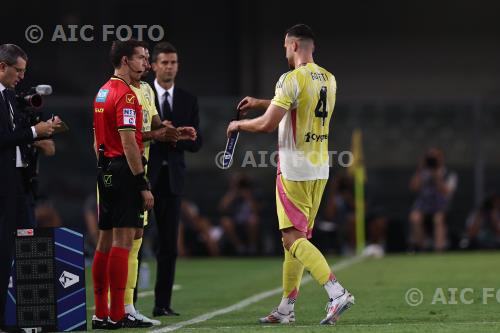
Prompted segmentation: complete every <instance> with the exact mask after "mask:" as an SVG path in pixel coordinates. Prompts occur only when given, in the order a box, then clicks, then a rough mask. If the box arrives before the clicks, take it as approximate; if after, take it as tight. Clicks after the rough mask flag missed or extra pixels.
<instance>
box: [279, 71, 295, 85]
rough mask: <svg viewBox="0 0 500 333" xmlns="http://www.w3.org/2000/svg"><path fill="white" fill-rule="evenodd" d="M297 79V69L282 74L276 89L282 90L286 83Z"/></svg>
mask: <svg viewBox="0 0 500 333" xmlns="http://www.w3.org/2000/svg"><path fill="white" fill-rule="evenodd" d="M295 78H296V70H295V69H294V70H290V71H288V72H285V73H283V74H281V76H280V78H279V79H278V83H276V88H282V87H283V85H284V84H285V83H287V82H289V81H291V80H294V79H295Z"/></svg>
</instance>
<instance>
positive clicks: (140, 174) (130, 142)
mask: <svg viewBox="0 0 500 333" xmlns="http://www.w3.org/2000/svg"><path fill="white" fill-rule="evenodd" d="M119 132H120V139H121V142H122V147H123V153H124V154H125V158H126V159H127V163H128V166H129V168H130V170H131V171H132V174H133V175H134V177H135V178H136V180H137V185H138V188H139V189H140V191H141V196H142V199H143V202H144V209H145V210H149V209H151V208H153V206H154V198H153V194H152V193H151V191H150V190H149V188H148V186H149V185H148V182H147V180H146V178H145V173H144V166H143V165H142V156H141V151H140V150H139V146H138V145H137V142H136V141H135V130H120V131H119ZM141 183H144V186H142V187H141V185H140V184H141Z"/></svg>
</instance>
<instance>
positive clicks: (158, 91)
mask: <svg viewBox="0 0 500 333" xmlns="http://www.w3.org/2000/svg"><path fill="white" fill-rule="evenodd" d="M154 85H155V89H156V96H157V97H158V103H159V105H160V112H161V115H163V102H164V101H165V93H166V92H168V104H170V110H173V109H174V108H173V105H174V85H172V86H171V87H170V89H168V90H165V89H164V88H163V87H162V86H160V84H159V83H158V80H157V79H155V82H154Z"/></svg>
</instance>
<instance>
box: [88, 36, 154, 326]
mask: <svg viewBox="0 0 500 333" xmlns="http://www.w3.org/2000/svg"><path fill="white" fill-rule="evenodd" d="M110 58H111V63H112V64H113V67H114V69H115V71H114V75H113V76H112V77H111V79H110V80H109V81H108V82H106V83H105V84H104V85H103V86H102V87H101V89H99V92H98V93H97V96H96V97H95V100H94V139H95V145H94V149H95V151H96V155H97V158H98V177H97V183H98V188H99V229H100V231H99V239H98V242H97V248H96V251H95V255H94V261H93V263H92V280H93V282H94V300H95V307H96V308H95V315H94V316H93V318H92V328H93V329H117V328H121V327H149V326H151V325H152V324H151V323H148V322H144V321H140V320H137V319H136V318H135V317H133V316H130V315H127V314H125V305H124V292H125V287H126V283H127V276H128V269H127V267H128V265H127V263H128V256H129V251H130V249H131V248H132V243H133V240H134V236H135V234H136V232H137V230H138V229H142V228H143V225H144V210H148V209H151V208H153V205H154V198H153V195H152V193H151V191H150V187H149V182H148V181H147V178H146V176H145V169H144V165H145V161H144V158H143V155H142V154H143V152H144V147H143V144H142V122H143V119H142V111H141V106H140V104H139V101H138V100H137V96H136V94H135V93H134V92H133V91H132V90H131V89H130V86H129V85H130V83H131V82H132V81H133V80H135V81H138V80H140V78H141V76H142V74H143V73H144V71H145V69H146V53H145V49H144V44H143V43H142V42H139V41H137V40H132V39H131V40H128V41H115V42H114V43H113V45H112V46H111V51H110ZM108 279H109V280H108ZM108 289H109V291H110V293H109V294H110V307H109V310H108ZM108 316H109V318H108Z"/></svg>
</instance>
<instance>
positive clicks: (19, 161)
mask: <svg viewBox="0 0 500 333" xmlns="http://www.w3.org/2000/svg"><path fill="white" fill-rule="evenodd" d="M6 89H7V88H5V86H4V85H3V84H2V83H1V82H0V94H2V98H3V99H4V100H5V102H7V106H8V107H9V116H10V120H11V121H12V128H13V129H15V128H16V124H15V123H14V109H12V105H10V102H9V100H8V99H7V96H5V94H4V90H6ZM31 132H32V133H33V139H36V136H37V135H36V131H35V126H31ZM27 166H28V165H27V164H26V163H23V159H22V158H21V150H20V149H19V146H16V167H17V168H25V167H27Z"/></svg>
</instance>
